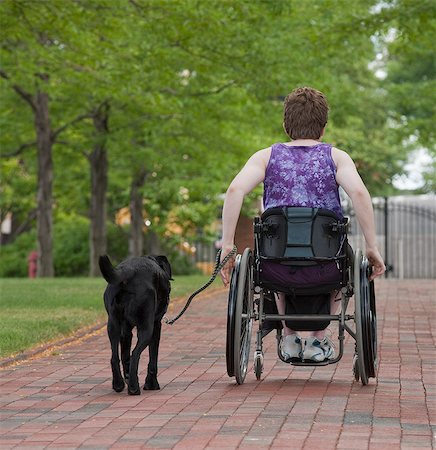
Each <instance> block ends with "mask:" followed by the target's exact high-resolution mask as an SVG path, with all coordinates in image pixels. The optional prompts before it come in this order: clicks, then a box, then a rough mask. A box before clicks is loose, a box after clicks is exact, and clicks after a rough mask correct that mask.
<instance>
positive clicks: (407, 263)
mask: <svg viewBox="0 0 436 450" xmlns="http://www.w3.org/2000/svg"><path fill="white" fill-rule="evenodd" d="M373 205H374V213H375V223H376V231H377V241H378V244H379V246H380V251H381V253H382V256H383V258H384V260H385V262H386V266H387V268H388V270H387V272H386V277H391V278H435V279H436V195H435V194H429V195H417V196H396V197H379V198H374V199H373ZM343 208H344V212H345V214H346V215H347V216H348V217H349V218H350V229H349V241H350V244H351V246H352V247H353V248H354V249H357V248H361V249H362V250H363V251H364V250H365V241H364V239H363V235H362V232H361V230H360V227H359V225H358V223H357V220H356V218H355V216H354V212H353V210H352V209H351V207H350V203H349V201H347V200H344V202H343ZM248 231H249V230H247V233H248ZM195 247H196V253H195V256H194V258H193V259H194V262H195V263H196V264H197V265H198V266H199V267H201V268H203V269H207V271H208V272H211V271H212V267H213V263H214V261H215V256H216V252H217V249H216V247H215V245H214V244H213V243H200V242H197V243H196V244H195Z"/></svg>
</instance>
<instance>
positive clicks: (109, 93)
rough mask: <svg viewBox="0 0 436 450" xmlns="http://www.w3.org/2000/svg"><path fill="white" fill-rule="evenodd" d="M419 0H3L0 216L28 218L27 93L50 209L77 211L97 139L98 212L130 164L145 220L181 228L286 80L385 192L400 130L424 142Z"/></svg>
mask: <svg viewBox="0 0 436 450" xmlns="http://www.w3.org/2000/svg"><path fill="white" fill-rule="evenodd" d="M434 10H435V5H434V2H432V1H431V0H426V1H422V2H413V1H411V0H395V1H393V0H392V1H384V2H379V1H371V0H353V1H352V2H349V1H345V0H340V1H332V0H319V1H316V2H315V1H311V0H303V1H298V2H297V1H291V0H274V1H269V0H254V1H248V0H247V1H245V0H238V1H237V0H223V1H219V2H216V1H208V0H206V1H204V0H151V1H150V0H148V1H145V0H94V1H92V2H89V1H85V0H75V1H70V2H65V1H63V0H49V1H42V0H5V1H3V2H2V3H1V4H0V29H1V31H0V33H1V66H0V71H1V72H0V75H1V80H0V82H1V90H0V102H1V105H2V109H1V113H0V126H1V135H0V145H1V151H2V158H1V160H0V164H1V170H2V180H3V183H2V187H1V194H2V195H1V200H0V202H1V203H0V211H1V215H2V218H3V217H4V216H5V214H6V213H13V215H14V217H15V221H16V223H17V224H25V223H28V228H29V227H32V226H33V225H32V224H33V221H34V218H35V215H34V211H35V209H39V207H40V205H39V204H37V198H36V196H35V190H36V186H37V183H38V180H39V179H40V178H41V177H42V176H43V174H42V173H40V171H38V170H40V169H38V165H37V158H36V157H35V149H36V148H39V147H38V139H39V138H38V136H39V135H38V125H37V124H36V122H35V120H36V119H35V117H36V115H35V114H34V111H32V109H34V107H33V106H32V101H33V103H34V101H35V99H36V96H37V95H38V93H43V94H44V95H46V96H47V102H48V103H47V114H48V116H47V117H46V119H47V121H46V124H47V126H48V129H49V135H50V143H51V145H52V148H53V155H52V157H53V173H54V178H53V192H52V196H53V197H52V199H49V202H50V203H51V204H53V206H54V210H53V214H54V220H55V221H56V220H58V218H59V217H62V215H63V214H75V215H77V216H89V215H90V212H89V211H90V202H92V198H93V194H92V189H91V184H92V178H93V171H92V155H95V152H96V149H97V148H98V149H100V151H102V152H103V153H104V155H106V154H107V160H108V187H107V204H108V208H107V214H108V216H109V218H110V220H112V221H113V220H114V218H115V215H116V213H117V211H119V210H120V209H121V208H123V207H126V206H128V205H129V202H131V201H132V186H133V185H135V180H136V186H137V190H139V192H140V195H141V198H142V199H143V209H144V214H145V215H146V216H147V217H149V218H150V221H151V224H152V227H154V230H155V231H156V233H158V234H160V235H163V234H164V233H165V231H166V230H167V228H168V223H174V224H177V225H178V226H179V227H181V228H182V229H183V232H184V233H185V235H187V236H188V235H189V234H190V233H191V234H192V235H195V233H196V231H198V230H199V229H203V228H204V227H206V226H207V225H208V224H209V223H210V222H211V221H212V220H214V219H215V217H216V216H217V214H218V211H219V206H220V202H221V200H220V197H219V195H220V194H222V193H223V192H224V191H225V189H226V186H227V185H228V183H229V182H230V180H231V179H232V177H233V176H234V175H235V174H236V172H237V171H238V170H239V168H240V167H241V165H242V164H243V163H244V162H245V160H246V159H247V158H248V157H249V156H250V155H251V154H252V153H253V152H255V151H256V150H258V149H260V148H264V147H267V146H269V145H271V143H273V142H274V141H280V140H284V139H285V136H284V134H283V131H282V128H281V122H282V100H283V98H284V96H285V95H286V94H287V93H288V92H289V91H291V90H292V89H293V88H294V87H296V86H299V85H300V86H301V85H309V86H313V87H316V88H317V89H319V90H321V91H323V92H325V93H326V95H327V98H328V99H329V103H330V107H331V115H330V120H329V124H328V127H327V134H326V137H325V139H326V140H327V141H330V142H332V143H333V144H334V145H336V146H337V147H339V148H341V149H344V150H346V151H348V152H349V153H350V155H351V156H352V157H353V158H354V160H355V161H356V164H357V166H358V169H359V171H360V173H361V175H362V177H363V178H364V180H365V182H366V184H367V185H368V187H369V189H370V191H371V194H373V195H382V194H383V195H384V194H387V193H392V192H393V191H394V188H393V187H392V179H393V177H394V176H395V175H397V174H399V173H401V171H402V167H403V164H404V162H405V161H406V159H407V155H408V153H409V152H410V151H411V150H412V148H411V146H410V136H415V141H416V142H419V145H420V146H423V147H425V148H427V149H429V151H430V152H433V154H434V153H435V145H434V127H433V123H434V115H435V101H434V100H435V98H434V97H435V92H436V90H435V89H434V87H435V79H434V73H435V62H434V61H435V58H434V52H433V50H432V48H433V47H432V42H433V41H434V34H435V33H434V31H435V17H436V15H435V14H434V13H435V11H434ZM377 70H378V72H377ZM380 71H381V72H384V73H385V75H384V76H383V77H381V76H379V73H380ZM26 96H27V98H26ZM26 99H27V104H26ZM31 99H33V100H32V101H30V100H31ZM29 105H30V107H29ZM103 105H105V109H104V117H101V112H102V107H103ZM99 114H100V116H99ZM98 117H99V118H100V125H101V124H104V130H103V131H102V128H101V126H100V128H99V127H98V126H97V124H96V120H97V118H98ZM99 130H100V131H99ZM414 147H416V146H414ZM38 151H40V150H38ZM90 167H91V170H90ZM94 167H95V165H94ZM430 178H431V177H430ZM140 181H141V182H140ZM433 187H434V184H433V185H432V184H431V183H430V182H429V183H427V189H432V188H433ZM105 195H106V194H105ZM102 201H103V200H102ZM104 202H106V200H104ZM102 214H103V215H105V214H106V212H105V210H103V211H102ZM91 217H92V213H91ZM22 229H25V227H22Z"/></svg>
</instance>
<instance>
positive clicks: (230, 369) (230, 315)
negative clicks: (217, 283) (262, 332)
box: [226, 255, 241, 377]
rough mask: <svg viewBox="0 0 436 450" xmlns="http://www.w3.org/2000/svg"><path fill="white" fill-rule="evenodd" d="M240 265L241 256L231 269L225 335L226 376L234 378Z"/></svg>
mask: <svg viewBox="0 0 436 450" xmlns="http://www.w3.org/2000/svg"><path fill="white" fill-rule="evenodd" d="M240 265H241V255H237V256H236V258H235V266H234V267H233V271H232V277H231V279H230V289H229V300H228V305H227V335H226V364H227V375H228V376H229V377H234V376H235V364H234V361H235V358H234V352H233V343H234V341H235V335H234V331H235V307H236V297H237V290H238V283H237V280H238V278H239V267H240Z"/></svg>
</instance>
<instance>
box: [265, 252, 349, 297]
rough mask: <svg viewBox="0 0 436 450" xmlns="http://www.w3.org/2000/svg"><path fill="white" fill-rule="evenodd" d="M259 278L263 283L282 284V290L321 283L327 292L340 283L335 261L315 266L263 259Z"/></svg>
mask: <svg viewBox="0 0 436 450" xmlns="http://www.w3.org/2000/svg"><path fill="white" fill-rule="evenodd" d="M260 278H261V280H262V283H263V284H265V283H266V284H267V285H271V286H283V292H286V291H288V290H289V289H288V288H290V287H292V288H297V289H299V288H303V289H304V288H309V287H315V286H317V287H322V286H323V285H325V286H326V289H325V290H324V291H326V292H328V291H329V290H333V289H334V288H335V287H336V286H338V285H340V283H341V280H342V274H341V271H340V270H339V269H338V266H337V264H336V262H335V261H331V262H329V263H325V264H318V265H316V266H286V265H283V264H280V263H279V262H275V261H268V260H266V261H265V260H264V261H261V264H260ZM322 290H323V289H321V291H322Z"/></svg>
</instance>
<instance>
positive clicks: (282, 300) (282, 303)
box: [276, 292, 297, 336]
mask: <svg viewBox="0 0 436 450" xmlns="http://www.w3.org/2000/svg"><path fill="white" fill-rule="evenodd" d="M276 305H277V311H278V313H279V314H280V315H284V314H286V297H285V294H284V293H283V292H279V293H278V295H277V296H276ZM282 325H283V336H289V335H290V334H297V333H296V331H294V330H293V329H292V328H289V327H288V326H287V325H286V321H285V320H282Z"/></svg>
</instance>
